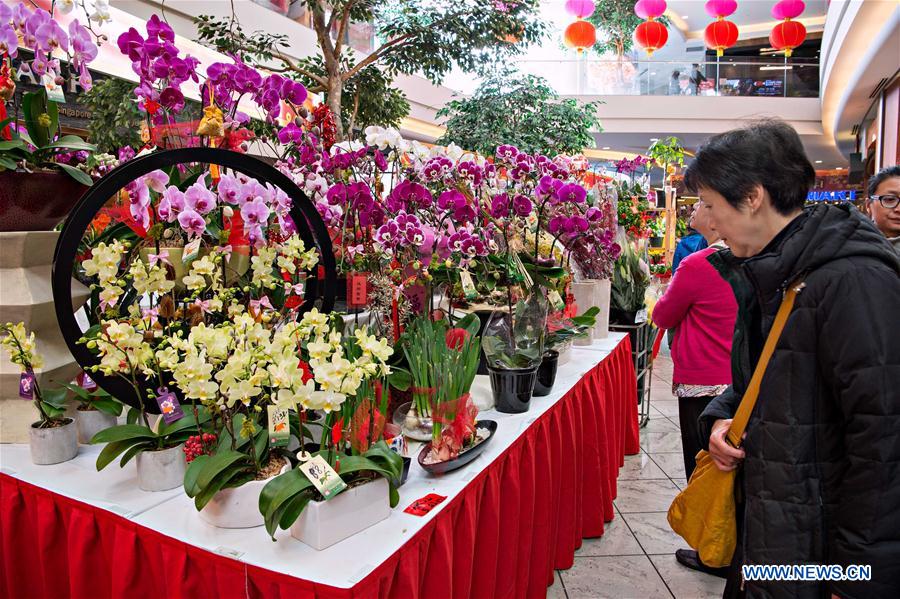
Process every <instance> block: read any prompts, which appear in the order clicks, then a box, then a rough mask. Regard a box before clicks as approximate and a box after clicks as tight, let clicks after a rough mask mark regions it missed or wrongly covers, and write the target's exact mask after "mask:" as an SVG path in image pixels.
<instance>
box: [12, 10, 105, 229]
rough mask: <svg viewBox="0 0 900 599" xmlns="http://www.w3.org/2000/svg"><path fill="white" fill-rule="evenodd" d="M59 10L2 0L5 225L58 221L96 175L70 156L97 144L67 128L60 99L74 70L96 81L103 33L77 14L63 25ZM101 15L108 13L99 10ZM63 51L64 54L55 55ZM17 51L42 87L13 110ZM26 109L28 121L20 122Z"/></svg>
mask: <svg viewBox="0 0 900 599" xmlns="http://www.w3.org/2000/svg"><path fill="white" fill-rule="evenodd" d="M52 12H53V8H52V6H51V7H50V9H49V10H46V9H42V8H40V7H39V6H33V7H32V6H29V5H28V3H25V2H20V3H15V4H14V5H13V6H10V5H9V4H7V3H0V202H2V203H3V204H4V205H5V206H6V208H7V210H6V211H5V212H6V214H5V217H4V222H5V223H7V224H4V225H2V226H0V229H2V230H49V229H52V228H53V227H54V226H55V225H56V224H58V223H59V221H60V220H61V219H62V218H63V217H64V216H65V215H66V214H67V213H68V211H69V210H70V209H71V208H72V206H74V205H75V203H76V202H77V201H78V199H79V198H80V197H81V195H82V193H83V192H84V189H85V187H86V186H90V185H91V182H92V181H91V177H90V176H89V175H88V174H87V173H86V172H85V171H84V170H81V169H79V168H76V165H74V164H72V163H71V162H72V160H71V157H72V156H73V155H74V154H73V153H81V154H79V155H81V156H83V157H86V156H87V154H86V153H87V152H95V151H96V147H95V146H93V145H91V144H88V143H85V142H84V140H82V139H81V138H79V137H77V136H75V135H63V134H62V132H61V129H60V125H59V102H61V101H63V87H64V84H65V82H66V80H67V79H68V78H70V77H71V78H77V79H78V83H79V84H80V85H81V86H82V88H84V89H90V87H91V76H90V73H89V72H88V70H87V65H88V63H90V62H91V61H92V60H94V59H95V58H96V57H97V53H98V48H97V43H98V42H97V40H98V36H97V35H96V34H94V33H92V31H91V30H90V29H89V27H90V24H88V27H85V26H83V25H82V24H81V23H80V22H79V21H78V19H74V20H73V21H72V22H71V23H70V25H69V27H68V30H65V29H63V28H62V26H61V25H59V23H57V22H56V21H55V20H54V19H53V15H52ZM94 16H96V17H97V18H96V20H98V21H102V18H100V15H99V13H94ZM20 41H21V45H20ZM25 52H28V53H29V54H30V55H31V58H30V59H28V60H26V59H25V58H24V53H25ZM60 53H65V55H66V60H65V61H60V60H59V59H58V58H55V56H59V54H60ZM17 56H18V57H19V58H20V59H21V61H20V64H19V67H18V70H19V71H20V72H25V73H30V74H33V75H34V76H36V78H37V79H38V80H39V81H40V83H41V85H42V86H43V87H42V88H41V89H39V90H38V91H35V92H28V93H25V94H22V96H21V105H17V106H16V107H15V112H14V113H13V114H12V115H10V114H9V113H10V111H9V110H7V107H6V103H7V102H9V101H11V100H12V99H13V97H14V92H15V88H16V84H15V76H14V74H13V67H12V58H14V57H17ZM20 109H21V114H22V120H23V123H24V126H18V125H17V124H16V121H17V116H18V113H19V110H20Z"/></svg>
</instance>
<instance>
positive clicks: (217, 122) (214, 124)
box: [197, 104, 225, 137]
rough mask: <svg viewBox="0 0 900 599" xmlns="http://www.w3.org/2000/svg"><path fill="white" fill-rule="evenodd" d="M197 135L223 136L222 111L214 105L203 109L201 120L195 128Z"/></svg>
mask: <svg viewBox="0 0 900 599" xmlns="http://www.w3.org/2000/svg"><path fill="white" fill-rule="evenodd" d="M197 135H206V136H207V137H222V136H223V135H225V121H224V119H223V117H222V111H221V110H219V107H218V106H216V105H215V104H210V105H209V106H207V107H205V108H204V109H203V118H202V119H200V125H199V126H198V127H197Z"/></svg>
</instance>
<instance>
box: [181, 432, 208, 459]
mask: <svg viewBox="0 0 900 599" xmlns="http://www.w3.org/2000/svg"><path fill="white" fill-rule="evenodd" d="M215 444H216V436H215V435H214V434H212V433H203V434H202V435H194V436H193V437H188V440H187V441H185V442H184V455H185V458H186V459H187V463H188V464H190V463H191V462H193V461H194V458H196V457H199V456H202V455H212V452H213V447H214V446H215Z"/></svg>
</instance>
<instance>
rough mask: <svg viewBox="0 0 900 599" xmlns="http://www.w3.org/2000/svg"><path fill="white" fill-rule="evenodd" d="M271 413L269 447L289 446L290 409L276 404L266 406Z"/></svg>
mask: <svg viewBox="0 0 900 599" xmlns="http://www.w3.org/2000/svg"><path fill="white" fill-rule="evenodd" d="M266 411H267V412H268V413H269V447H287V445H288V441H290V439H291V427H290V425H289V423H288V411H287V410H284V409H282V408H277V407H275V406H266Z"/></svg>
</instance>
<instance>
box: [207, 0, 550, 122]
mask: <svg viewBox="0 0 900 599" xmlns="http://www.w3.org/2000/svg"><path fill="white" fill-rule="evenodd" d="M305 2H306V6H307V8H308V9H309V11H310V14H311V21H312V28H313V30H314V31H315V33H316V38H317V40H318V46H319V48H318V50H319V54H318V55H317V56H314V57H309V58H303V59H298V58H296V57H292V56H290V54H289V51H288V49H289V44H288V39H287V37H286V36H283V35H278V34H271V33H267V32H260V31H257V32H253V33H249V34H248V33H245V32H244V31H243V30H242V29H241V27H240V24H239V23H237V22H236V19H235V18H234V17H233V16H232V17H231V18H230V19H229V18H225V19H215V18H212V17H206V16H204V17H201V18H200V20H199V23H198V31H199V39H200V41H201V42H205V43H210V44H212V45H214V46H215V47H216V48H217V49H219V50H221V51H227V52H234V53H237V54H239V55H241V57H242V58H244V59H245V60H247V61H248V62H250V63H252V64H255V65H257V66H266V67H268V68H270V69H271V70H275V71H280V72H282V73H284V74H286V75H293V76H294V77H296V78H297V79H298V80H301V81H303V82H304V83H308V84H309V89H310V91H312V92H314V93H317V92H324V95H325V101H326V103H327V104H328V107H329V108H330V109H331V111H332V113H333V114H334V118H335V124H336V126H337V130H338V136H339V138H341V139H343V138H345V137H346V136H347V135H348V134H349V133H350V131H349V130H348V129H349V127H348V126H349V125H350V122H351V121H353V122H354V126H355V127H357V128H358V127H359V126H362V125H363V124H364V123H365V124H374V123H375V122H376V121H377V122H378V124H387V123H390V122H392V121H393V122H396V121H398V120H399V118H402V116H404V115H405V113H404V114H402V115H401V116H400V117H397V116H396V115H397V114H398V113H400V112H402V111H403V110H404V109H405V110H408V108H407V107H406V105H405V100H403V99H402V94H400V93H399V92H397V91H388V90H390V89H391V88H390V82H391V81H392V80H393V78H394V76H395V75H397V74H398V73H405V74H413V73H421V74H423V75H424V76H425V77H427V78H428V79H429V80H430V81H432V82H434V83H440V82H441V81H442V80H443V78H444V76H446V75H447V73H449V72H450V70H451V69H452V68H453V67H454V66H458V67H459V68H461V69H462V70H464V71H473V70H476V69H478V68H479V67H481V66H483V65H484V64H486V63H488V62H489V61H491V60H494V59H496V58H497V57H501V58H502V57H505V56H510V55H512V54H516V53H517V52H519V51H520V48H522V47H524V46H525V45H527V44H529V43H531V42H534V41H537V40H538V39H539V38H540V37H541V35H542V34H543V30H544V24H543V22H542V21H541V20H540V18H539V16H538V4H539V2H538V1H537V0H494V1H492V2H485V1H483V0H456V1H453V2H434V1H433V0H332V1H331V2H326V1H325V0H305ZM352 22H368V23H372V25H373V27H374V29H375V34H376V39H378V40H380V41H381V44H380V45H378V46H377V47H376V48H375V50H374V51H372V52H371V53H370V54H368V55H362V54H360V53H358V52H357V51H355V50H353V49H352V48H350V47H349V46H348V44H347V32H348V28H349V26H350V24H351V23H352ZM345 94H348V95H349V96H350V97H349V98H347V99H345ZM348 100H349V101H348ZM385 100H387V103H385ZM379 110H381V111H388V113H387V114H379V113H378V111H379ZM373 115H374V116H373ZM375 116H378V117H385V118H379V119H375V118H374V117H375ZM391 117H393V119H392V118H391Z"/></svg>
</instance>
